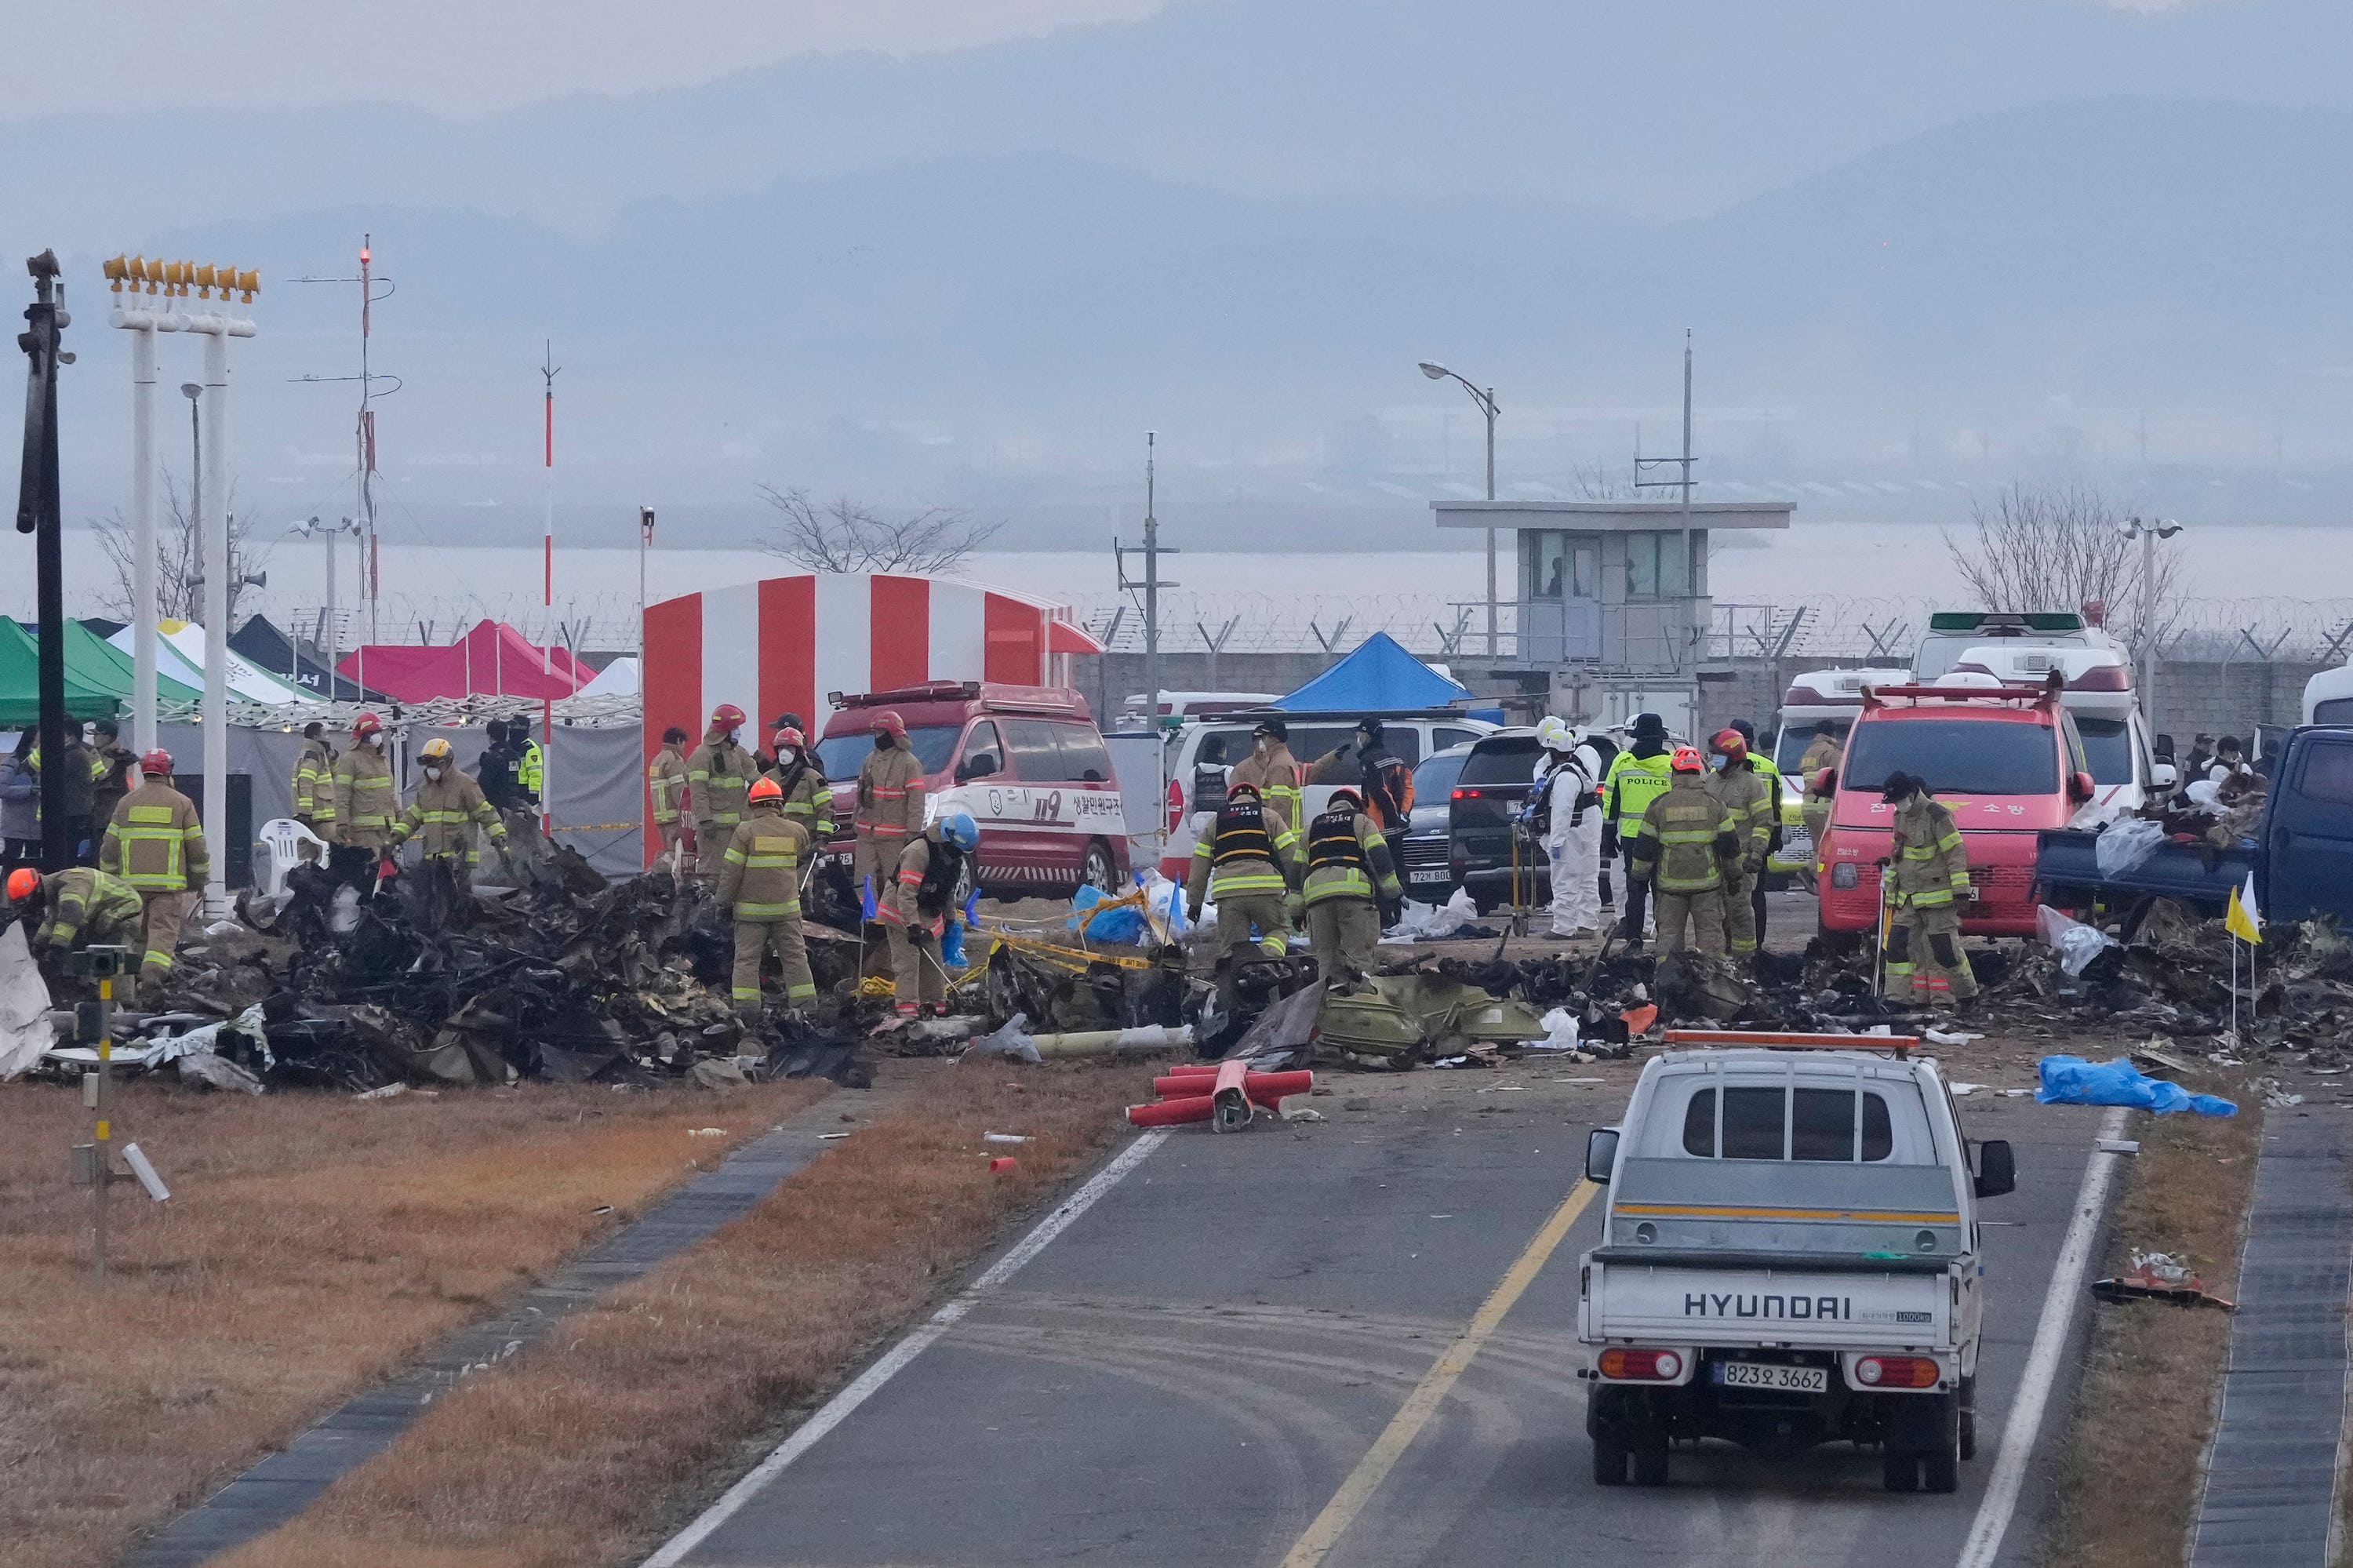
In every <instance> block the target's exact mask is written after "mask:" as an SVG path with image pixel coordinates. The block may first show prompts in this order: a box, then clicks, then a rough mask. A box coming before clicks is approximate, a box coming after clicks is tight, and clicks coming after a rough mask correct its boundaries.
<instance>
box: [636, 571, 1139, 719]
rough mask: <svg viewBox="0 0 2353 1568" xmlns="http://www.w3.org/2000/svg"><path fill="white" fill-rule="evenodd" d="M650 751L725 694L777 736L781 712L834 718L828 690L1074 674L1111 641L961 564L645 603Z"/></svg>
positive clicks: (825, 576)
mask: <svg viewBox="0 0 2353 1568" xmlns="http://www.w3.org/2000/svg"><path fill="white" fill-rule="evenodd" d="M645 649H646V652H645V663H644V667H643V668H642V669H641V670H640V672H639V679H640V681H641V683H642V689H643V692H644V701H645V738H646V756H647V758H649V759H650V758H652V756H653V754H654V753H655V752H656V751H658V750H659V749H660V748H661V733H662V731H663V730H665V729H667V728H669V727H670V726H671V725H676V726H679V727H680V728H681V729H683V730H685V731H686V732H687V734H689V735H691V736H695V737H696V739H697V740H700V739H701V737H702V732H703V730H704V728H705V727H706V726H708V724H709V723H710V719H711V710H712V708H714V707H717V706H718V705H720V704H721V703H733V704H734V705H736V706H737V707H739V708H742V709H743V710H744V712H745V713H746V714H749V715H751V722H750V724H748V725H746V726H744V733H743V735H742V736H741V739H742V740H743V742H744V745H746V746H747V747H755V746H762V745H765V743H766V741H767V738H768V737H767V735H766V733H765V730H764V729H763V728H762V726H765V725H766V724H767V723H768V722H769V721H770V720H771V719H773V718H775V717H776V715H778V714H781V713H796V714H798V715H801V717H802V718H803V719H804V720H806V721H807V723H808V725H809V727H810V735H809V739H810V740H811V741H812V742H814V741H815V740H816V739H817V732H818V731H819V730H822V729H823V728H824V727H825V721H826V718H827V716H828V714H829V712H830V711H831V710H830V709H828V707H827V705H826V700H825V699H826V694H827V693H828V692H875V691H882V690H886V689H888V688H890V687H892V686H908V685H913V684H916V683H919V682H923V681H1002V682H1006V683H1011V684H1014V685H1021V686H1048V685H1067V684H1069V674H1068V671H1069V655H1071V654H1072V653H1099V652H1102V651H1103V649H1102V645H1101V644H1100V643H1098V642H1096V641H1095V640H1094V639H1093V638H1092V637H1091V636H1089V635H1088V634H1087V633H1086V632H1085V631H1084V630H1082V629H1081V628H1080V627H1079V626H1078V624H1077V623H1076V622H1074V621H1073V620H1071V610H1070V607H1069V606H1068V605H1062V604H1056V603H1054V602H1052V601H1050V600H1048V599H1037V598H1033V597H1031V596H1030V595H1028V594H1022V593H1015V592H1013V591H1011V590H1010V589H1007V588H983V587H980V586H979V585H977V584H975V583H968V582H960V581H957V580H955V579H953V578H949V577H886V576H882V575H881V574H867V573H832V572H827V573H814V574H808V575H805V576H801V577H770V578H768V579H766V580H765V581H764V582H756V583H739V584H736V585H735V586H734V587H733V588H706V589H704V590H703V591H702V592H701V593H691V594H685V595H682V596H681V597H680V598H678V599H664V600H662V601H661V602H660V603H659V604H652V605H648V606H647V607H646V621H645Z"/></svg>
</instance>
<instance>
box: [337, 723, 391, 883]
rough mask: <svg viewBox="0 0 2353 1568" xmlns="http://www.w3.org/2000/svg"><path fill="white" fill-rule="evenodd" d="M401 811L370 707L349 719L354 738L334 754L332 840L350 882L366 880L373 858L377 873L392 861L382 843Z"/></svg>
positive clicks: (381, 736)
mask: <svg viewBox="0 0 2353 1568" xmlns="http://www.w3.org/2000/svg"><path fill="white" fill-rule="evenodd" d="M399 813H400V791H399V789H397V788H396V787H395V785H394V784H393V781H392V763H391V761H390V759H389V758H386V757H385V754H384V721H383V720H382V719H380V718H378V717H376V716H375V715H374V714H372V713H362V714H360V715H358V716H357V717H355V718H353V720H352V744H351V746H350V747H349V748H348V749H346V750H345V751H344V752H343V755H342V756H341V757H339V758H335V842H336V844H337V846H338V848H337V851H336V853H335V855H334V856H333V857H332V858H333V859H334V860H335V861H336V862H338V863H339V864H340V866H341V868H342V871H343V878H344V880H346V881H348V882H350V883H352V884H353V885H354V886H356V885H359V884H360V883H361V882H362V881H364V880H365V879H366V877H367V876H368V873H369V869H370V868H369V865H368V862H370V861H371V860H373V861H374V862H375V873H376V874H377V875H378V876H379V877H381V876H383V875H385V874H386V868H387V867H389V865H390V864H391V861H390V858H389V857H388V856H386V855H385V853H384V852H385V847H386V846H387V845H389V844H390V843H391V842H392V820H393V818H394V817H396V816H397V815H399Z"/></svg>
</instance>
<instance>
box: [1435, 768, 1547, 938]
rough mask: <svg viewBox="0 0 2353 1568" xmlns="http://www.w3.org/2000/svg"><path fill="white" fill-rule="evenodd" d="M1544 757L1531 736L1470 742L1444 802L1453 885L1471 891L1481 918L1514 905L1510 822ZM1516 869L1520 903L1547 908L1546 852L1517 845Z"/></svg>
mask: <svg viewBox="0 0 2353 1568" xmlns="http://www.w3.org/2000/svg"><path fill="white" fill-rule="evenodd" d="M1543 757H1544V747H1542V746H1540V745H1538V744H1537V743H1536V732H1535V730H1533V729H1505V730H1497V731H1496V732H1495V733H1493V735H1486V736H1481V737H1480V738H1479V739H1477V740H1475V741H1473V742H1472V744H1471V747H1470V755H1469V756H1468V757H1466V758H1464V759H1463V762H1462V774H1461V778H1459V779H1456V780H1455V781H1454V789H1453V790H1452V792H1451V795H1450V797H1449V799H1448V801H1447V804H1448V807H1449V809H1450V812H1451V815H1450V819H1449V825H1448V846H1447V854H1448V859H1449V861H1450V863H1451V868H1452V870H1453V874H1454V883H1455V885H1456V886H1459V887H1466V888H1469V889H1470V890H1471V899H1472V903H1474V904H1476V905H1477V906H1479V913H1480V914H1482V915H1484V914H1485V913H1487V911H1489V910H1490V909H1493V908H1495V907H1496V906H1499V905H1505V904H1509V903H1511V902H1512V901H1513V900H1512V889H1513V876H1514V850H1513V846H1512V819H1513V818H1514V817H1516V816H1517V815H1519V812H1520V808H1521V807H1522V806H1524V805H1525V804H1526V803H1527V799H1528V796H1529V793H1530V792H1531V791H1532V790H1534V789H1535V772H1536V765H1537V763H1538V762H1539V761H1540V760H1541V759H1542V758H1543ZM1516 864H1517V867H1518V872H1517V874H1518V878H1519V884H1518V885H1519V897H1520V901H1521V902H1522V903H1525V904H1528V905H1543V904H1546V903H1549V902H1550V901H1551V899H1552V875H1551V862H1550V861H1549V860H1548V859H1547V858H1546V855H1545V851H1544V846H1543V845H1542V844H1538V843H1524V844H1522V845H1520V846H1519V849H1518V852H1517V856H1516Z"/></svg>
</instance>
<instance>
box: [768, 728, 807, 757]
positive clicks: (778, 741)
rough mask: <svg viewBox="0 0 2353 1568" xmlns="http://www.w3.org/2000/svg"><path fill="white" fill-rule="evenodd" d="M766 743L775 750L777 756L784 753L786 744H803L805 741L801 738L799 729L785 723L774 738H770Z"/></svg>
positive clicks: (805, 743) (795, 745)
mask: <svg viewBox="0 0 2353 1568" xmlns="http://www.w3.org/2000/svg"><path fill="white" fill-rule="evenodd" d="M768 744H769V746H770V747H773V748H774V749H775V750H776V754H777V755H778V756H782V755H783V754H784V750H785V747H788V746H794V747H797V746H805V745H807V742H806V741H804V740H803V739H802V738H801V732H800V731H798V730H797V729H795V728H794V727H793V726H790V725H786V726H785V727H784V728H782V729H780V730H778V731H777V732H776V738H775V739H774V740H771V741H770V742H769V743H768Z"/></svg>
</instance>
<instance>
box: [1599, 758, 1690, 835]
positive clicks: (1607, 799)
mask: <svg viewBox="0 0 2353 1568" xmlns="http://www.w3.org/2000/svg"><path fill="white" fill-rule="evenodd" d="M1673 779H1674V772H1673V768H1672V758H1670V757H1669V756H1668V754H1667V753H1665V752H1663V751H1662V752H1661V753H1659V755H1657V756H1656V757H1637V756H1635V755H1634V754H1633V752H1632V751H1630V750H1628V751H1621V752H1620V753H1619V754H1618V755H1617V756H1616V757H1613V758H1610V759H1609V774H1608V776H1607V777H1606V778H1604V779H1602V782H1601V795H1602V800H1603V812H1604V815H1603V818H1602V820H1603V821H1606V822H1608V823H1609V824H1610V826H1612V827H1614V828H1616V829H1617V830H1618V834H1619V836H1620V838H1630V837H1632V836H1633V835H1632V834H1630V833H1629V832H1627V831H1626V824H1627V823H1629V822H1639V821H1641V820H1642V813H1643V812H1645V811H1647V810H1650V809H1651V801H1653V800H1657V799H1658V798H1659V797H1660V796H1662V795H1663V794H1665V793H1666V792H1667V787H1668V785H1669V784H1670V783H1672V781H1673Z"/></svg>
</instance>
